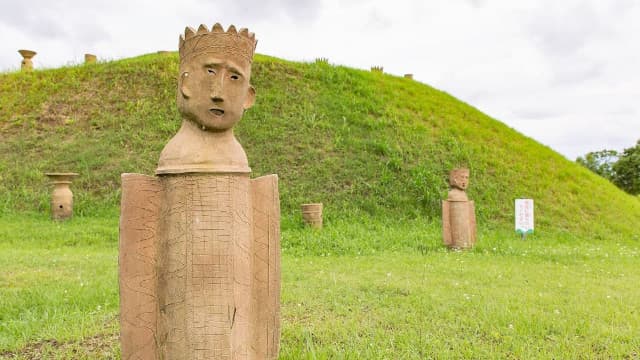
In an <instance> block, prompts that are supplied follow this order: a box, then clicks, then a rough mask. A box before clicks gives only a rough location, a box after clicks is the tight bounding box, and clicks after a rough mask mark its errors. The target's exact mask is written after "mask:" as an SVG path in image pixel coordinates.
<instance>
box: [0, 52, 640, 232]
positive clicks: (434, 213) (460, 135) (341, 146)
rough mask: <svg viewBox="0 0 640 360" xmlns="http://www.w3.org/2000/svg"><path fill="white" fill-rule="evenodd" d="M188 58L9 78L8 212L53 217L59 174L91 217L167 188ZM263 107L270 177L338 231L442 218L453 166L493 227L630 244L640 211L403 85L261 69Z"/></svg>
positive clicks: (256, 113)
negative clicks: (521, 206) (167, 158)
mask: <svg viewBox="0 0 640 360" xmlns="http://www.w3.org/2000/svg"><path fill="white" fill-rule="evenodd" d="M177 68H178V59H177V55H176V54H171V55H155V54H154V55H145V56H141V57H137V58H132V59H126V60H121V61H114V62H106V63H99V64H95V65H80V66H71V67H65V68H60V69H51V70H40V71H34V72H32V73H20V72H18V73H5V74H0V136H1V138H2V142H0V194H2V196H1V197H0V212H5V213H8V212H15V211H19V212H20V211H43V212H44V211H47V209H48V206H49V205H48V203H49V192H50V189H49V187H48V186H47V180H46V178H45V177H44V175H43V173H44V172H47V171H75V172H79V173H80V174H81V176H80V177H79V178H78V179H77V180H76V181H75V182H74V185H73V186H72V189H73V190H74V194H75V199H76V205H75V211H76V214H84V215H93V214H100V213H104V212H107V213H109V214H115V213H117V210H116V209H117V207H118V205H119V187H120V174H121V173H124V172H140V173H146V174H152V173H153V171H154V169H155V166H156V161H157V159H158V156H159V153H160V150H161V149H162V147H163V146H164V144H165V143H166V142H167V140H168V139H169V138H170V137H171V136H172V135H173V134H174V133H175V132H176V131H177V128H178V126H179V124H180V115H179V114H178V112H177V109H176V106H175V85H176V76H177V71H178V69H177ZM252 83H253V84H254V86H255V87H256V89H257V94H258V96H257V102H256V105H255V106H254V107H253V108H251V109H250V110H249V111H248V112H247V113H246V115H245V117H244V119H243V120H242V121H241V123H240V124H239V126H238V127H237V128H236V134H237V137H238V138H239V140H240V142H241V143H242V144H243V146H244V147H245V150H246V152H247V155H248V157H249V162H250V165H251V167H252V169H253V172H254V176H258V175H262V174H267V173H277V174H278V175H279V176H280V191H281V201H282V209H283V212H284V214H285V215H291V214H294V213H295V212H296V210H297V209H298V206H299V204H300V203H303V202H316V201H320V202H323V203H325V207H326V209H327V210H326V212H327V216H328V218H329V221H331V219H332V218H333V219H335V218H336V217H337V216H347V217H351V215H358V214H363V213H366V214H370V215H372V216H374V217H385V218H409V219H410V218H415V217H421V216H428V217H432V218H437V217H439V213H440V203H439V201H440V199H441V198H443V196H445V195H446V190H447V184H446V175H447V173H448V171H449V169H451V168H452V167H455V166H468V167H470V168H471V174H472V175H471V187H470V189H469V191H468V192H469V195H470V197H471V198H472V199H474V200H475V201H476V208H477V212H478V214H477V215H478V218H479V223H480V224H482V225H484V226H486V225H491V226H499V227H503V228H507V227H511V226H512V225H511V224H512V217H513V200H514V199H515V198H519V197H527V198H533V199H535V201H536V225H537V228H538V229H551V230H553V231H571V232H573V233H575V234H579V235H586V236H589V237H591V236H594V237H604V238H608V237H614V236H618V235H621V236H624V237H627V238H628V237H629V236H631V234H633V230H634V229H635V228H637V226H638V219H640V201H638V199H637V198H634V197H631V196H629V195H626V194H625V193H623V192H622V191H620V190H618V189H617V188H616V187H615V186H613V185H611V184H610V183H609V182H607V181H606V180H604V179H602V178H600V177H598V176H596V175H594V174H592V173H590V172H589V171H588V170H586V169H584V168H583V167H581V166H578V165H576V164H574V163H572V162H571V161H568V160H566V159H565V158H564V157H562V156H561V155H559V154H557V153H556V152H554V151H553V150H551V149H549V148H548V147H545V146H543V145H540V144H539V143H537V142H536V141H534V140H532V139H530V138H528V137H526V136H523V135H521V134H519V133H518V132H516V131H514V130H513V129H511V128H509V127H507V126H505V125H504V124H502V123H500V122H498V121H496V120H494V119H492V118H490V117H488V116H487V115H485V114H483V113H481V112H480V111H478V110H477V109H475V108H473V107H471V106H469V105H467V104H465V103H462V102H461V101H459V100H457V99H455V98H454V97H452V96H450V95H448V94H446V93H443V92H441V91H438V90H436V89H433V88H431V87H429V86H427V85H424V84H421V83H418V82H415V81H412V80H409V79H404V78H399V77H394V76H389V75H382V74H378V73H371V72H367V71H360V70H354V69H350V68H346V67H340V66H331V65H328V64H326V63H294V62H288V61H283V60H279V59H275V58H271V57H266V56H256V59H255V62H254V66H253V74H252Z"/></svg>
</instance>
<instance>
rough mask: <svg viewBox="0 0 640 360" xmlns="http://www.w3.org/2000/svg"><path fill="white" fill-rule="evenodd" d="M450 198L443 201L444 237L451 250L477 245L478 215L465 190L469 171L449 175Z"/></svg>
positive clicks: (454, 170) (457, 171)
mask: <svg viewBox="0 0 640 360" xmlns="http://www.w3.org/2000/svg"><path fill="white" fill-rule="evenodd" d="M449 185H450V186H451V190H449V196H448V198H447V200H443V201H442V236H443V240H444V244H445V245H446V246H448V247H450V248H455V249H468V248H471V247H473V245H475V243H476V215H475V207H474V203H473V201H470V200H469V198H468V197H467V193H466V192H465V190H466V189H467V187H468V186H469V169H464V168H460V169H453V170H451V173H450V174H449Z"/></svg>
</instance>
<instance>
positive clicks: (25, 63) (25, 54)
mask: <svg viewBox="0 0 640 360" xmlns="http://www.w3.org/2000/svg"><path fill="white" fill-rule="evenodd" d="M18 52H19V53H20V55H22V58H23V59H22V62H21V63H20V69H22V71H31V70H33V60H32V59H33V57H34V56H36V54H37V52H35V51H33V50H18Z"/></svg>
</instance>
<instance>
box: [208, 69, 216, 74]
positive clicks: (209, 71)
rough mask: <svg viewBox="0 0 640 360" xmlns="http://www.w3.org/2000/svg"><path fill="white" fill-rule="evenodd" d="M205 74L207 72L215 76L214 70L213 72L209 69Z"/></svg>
mask: <svg viewBox="0 0 640 360" xmlns="http://www.w3.org/2000/svg"><path fill="white" fill-rule="evenodd" d="M207 72H208V73H209V74H211V75H215V74H216V71H215V70H213V69H211V68H209V69H207Z"/></svg>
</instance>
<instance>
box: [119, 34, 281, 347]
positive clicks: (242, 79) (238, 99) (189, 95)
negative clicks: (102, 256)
mask: <svg viewBox="0 0 640 360" xmlns="http://www.w3.org/2000/svg"><path fill="white" fill-rule="evenodd" d="M255 44H256V40H255V37H254V35H253V34H252V33H249V32H248V31H247V30H246V29H241V30H240V31H237V30H236V29H235V27H233V25H232V26H231V27H229V29H228V30H227V31H224V30H223V28H222V27H221V26H220V25H219V24H216V25H214V27H213V28H212V29H211V31H209V30H208V29H207V27H206V26H204V25H201V26H200V27H199V28H198V30H197V31H196V30H193V29H190V28H187V30H186V31H185V35H184V37H181V38H180V47H179V53H180V68H179V69H180V75H179V79H178V91H177V105H178V109H179V110H180V113H181V114H182V116H183V121H182V126H181V128H180V130H179V131H178V133H177V134H176V135H175V136H174V137H173V138H172V139H171V140H170V141H169V142H168V143H167V145H166V146H165V148H164V149H163V150H162V153H161V154H160V160H159V162H158V168H157V169H156V175H157V177H149V176H144V175H139V174H123V176H122V179H123V185H122V186H123V191H122V209H121V220H120V231H121V235H120V291H121V295H120V296H121V343H122V358H123V359H139V358H144V359H147V358H148V359H275V358H277V356H278V350H279V337H280V324H279V311H280V300H279V296H280V247H279V242H280V233H279V221H280V209H279V198H278V188H277V176H276V175H268V176H263V177H260V178H257V179H253V180H252V179H250V177H249V175H250V172H251V169H250V168H249V166H248V161H247V157H246V154H245V152H244V150H243V148H242V146H241V145H240V144H239V143H238V141H237V140H236V138H235V136H234V134H233V126H234V125H235V124H236V123H237V122H238V121H240V118H241V117H242V114H243V112H244V110H246V109H248V108H249V107H251V105H253V102H254V99H255V90H254V89H253V87H252V86H251V85H250V84H249V80H250V76H251V62H252V58H253V52H254V49H255Z"/></svg>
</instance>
